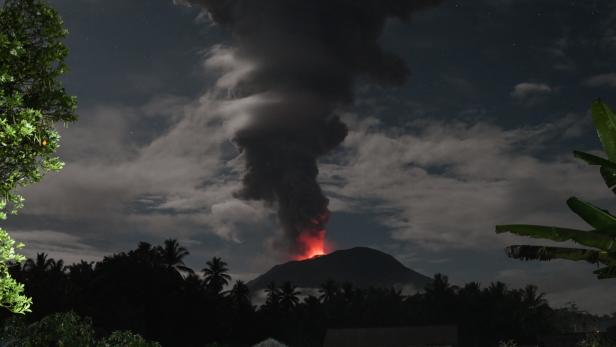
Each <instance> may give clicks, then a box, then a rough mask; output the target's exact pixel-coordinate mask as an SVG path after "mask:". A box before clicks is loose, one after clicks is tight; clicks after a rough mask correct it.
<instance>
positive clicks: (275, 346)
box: [252, 338, 287, 347]
mask: <svg viewBox="0 0 616 347" xmlns="http://www.w3.org/2000/svg"><path fill="white" fill-rule="evenodd" d="M252 347H287V345H285V344H284V343H281V342H278V341H276V340H274V339H271V338H270V339H267V340H265V341H261V342H259V343H257V344H256V345H254V346H252Z"/></svg>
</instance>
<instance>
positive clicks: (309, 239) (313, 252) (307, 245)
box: [294, 229, 325, 260]
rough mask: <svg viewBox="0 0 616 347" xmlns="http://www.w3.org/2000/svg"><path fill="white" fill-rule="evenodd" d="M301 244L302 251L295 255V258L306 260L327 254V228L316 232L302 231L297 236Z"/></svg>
mask: <svg viewBox="0 0 616 347" xmlns="http://www.w3.org/2000/svg"><path fill="white" fill-rule="evenodd" d="M297 242H298V243H299V244H300V245H301V251H300V252H301V253H300V254H297V255H295V257H294V258H295V260H305V259H310V258H314V257H318V256H321V255H325V229H321V230H318V231H316V232H302V233H301V234H300V235H299V236H298V237H297Z"/></svg>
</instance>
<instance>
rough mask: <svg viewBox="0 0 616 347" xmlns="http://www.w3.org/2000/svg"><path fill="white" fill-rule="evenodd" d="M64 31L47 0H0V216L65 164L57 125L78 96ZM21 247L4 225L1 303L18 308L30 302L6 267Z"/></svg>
mask: <svg viewBox="0 0 616 347" xmlns="http://www.w3.org/2000/svg"><path fill="white" fill-rule="evenodd" d="M66 34H67V31H66V29H65V28H64V23H63V22H62V20H61V19H60V17H59V16H58V14H57V12H56V11H55V10H54V9H53V8H51V7H49V5H47V3H46V2H44V1H41V0H5V1H4V2H0V221H1V220H3V219H5V218H6V215H7V212H12V213H16V212H17V210H18V209H19V208H20V207H22V205H23V198H22V197H21V195H19V194H18V193H16V190H17V189H19V188H21V187H24V186H27V185H29V184H31V183H34V182H38V181H40V180H41V179H42V177H43V176H44V174H45V173H46V172H48V171H57V170H60V169H61V168H62V165H63V163H62V162H61V161H60V159H59V158H58V157H57V156H56V155H55V152H56V149H57V148H58V147H59V141H60V136H59V135H58V132H57V131H56V129H55V127H54V126H55V124H56V123H57V122H64V123H65V124H66V123H67V122H72V121H75V120H76V119H77V116H76V115H75V108H76V100H75V98H74V97H73V96H70V95H68V94H67V92H66V91H65V90H64V88H63V86H62V83H61V82H60V81H59V78H60V76H62V74H64V73H65V72H66V70H67V67H66V65H65V64H64V60H65V58H66V56H67V54H68V49H67V48H66V47H65V46H64V44H63V43H62V40H63V38H64V37H65V36H66ZM21 247H23V245H21V244H17V243H15V241H14V240H13V239H12V238H11V237H10V236H9V235H8V233H7V232H6V231H5V230H3V229H2V228H0V306H3V307H6V308H8V309H9V310H11V311H13V312H16V313H25V312H27V311H28V308H29V306H30V298H28V297H25V296H24V295H23V285H22V284H20V283H18V282H16V281H15V280H14V279H13V278H11V277H10V276H9V273H8V269H7V264H8V263H9V262H14V261H22V260H24V258H23V257H22V256H21V255H19V254H18V253H16V250H18V249H19V248H21Z"/></svg>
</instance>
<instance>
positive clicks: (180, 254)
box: [157, 239, 194, 274]
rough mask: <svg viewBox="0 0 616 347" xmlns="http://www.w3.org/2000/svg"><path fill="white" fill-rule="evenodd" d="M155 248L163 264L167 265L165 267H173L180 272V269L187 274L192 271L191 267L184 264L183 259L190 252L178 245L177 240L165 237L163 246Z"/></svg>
mask: <svg viewBox="0 0 616 347" xmlns="http://www.w3.org/2000/svg"><path fill="white" fill-rule="evenodd" d="M157 249H158V253H159V254H160V256H161V258H162V262H163V265H165V266H167V268H169V269H175V270H176V271H177V272H178V273H180V274H181V271H184V272H187V273H189V274H191V273H194V271H193V270H192V269H191V268H189V267H188V266H186V265H185V264H184V260H183V259H184V257H186V256H187V255H189V254H190V252H188V250H187V249H186V248H184V247H182V246H180V244H179V243H178V241H177V240H175V239H167V240H165V244H164V246H163V247H160V246H159V247H157Z"/></svg>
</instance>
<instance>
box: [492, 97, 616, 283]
mask: <svg viewBox="0 0 616 347" xmlns="http://www.w3.org/2000/svg"><path fill="white" fill-rule="evenodd" d="M592 119H593V123H594V125H595V127H596V128H597V134H598V135H599V140H600V141H601V144H602V146H603V150H604V152H605V153H606V155H607V157H608V159H604V158H601V157H598V156H595V155H593V154H589V153H584V152H579V151H574V152H573V153H574V155H575V157H577V158H580V159H582V160H583V161H585V162H586V163H588V164H590V165H596V166H599V167H600V169H599V172H600V174H601V176H602V177H603V181H604V182H605V184H606V185H607V187H608V188H610V189H612V191H613V192H614V193H615V194H616V114H614V112H613V111H612V110H611V109H610V108H609V106H607V105H606V104H605V103H604V102H602V101H601V100H596V101H594V102H593V104H592ZM567 205H568V206H569V209H571V211H573V212H574V213H575V214H577V215H578V216H579V217H580V218H581V219H583V220H584V221H585V222H586V223H588V224H589V225H590V226H591V227H592V229H591V230H576V229H567V228H559V227H551V226H540V225H525V224H511V225H497V226H496V232H497V233H504V232H509V233H513V234H517V235H522V236H529V237H533V238H540V239H547V240H552V241H557V242H563V241H573V242H576V243H578V244H580V245H582V246H586V247H588V248H571V247H548V246H529V245H513V246H509V247H507V248H506V253H507V255H508V256H509V257H512V258H516V259H522V260H544V261H545V260H551V259H566V260H573V261H587V262H590V263H593V264H602V266H603V267H601V268H599V269H597V270H595V271H593V273H594V274H596V275H597V278H599V279H604V278H616V216H613V215H612V214H610V213H609V212H608V211H607V210H604V209H601V208H599V207H596V206H594V205H592V204H590V203H588V202H585V201H582V200H580V199H578V198H576V197H571V198H569V199H568V200H567Z"/></svg>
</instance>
